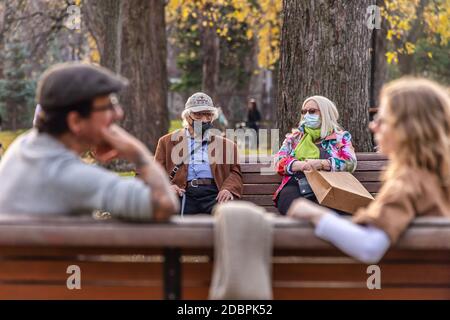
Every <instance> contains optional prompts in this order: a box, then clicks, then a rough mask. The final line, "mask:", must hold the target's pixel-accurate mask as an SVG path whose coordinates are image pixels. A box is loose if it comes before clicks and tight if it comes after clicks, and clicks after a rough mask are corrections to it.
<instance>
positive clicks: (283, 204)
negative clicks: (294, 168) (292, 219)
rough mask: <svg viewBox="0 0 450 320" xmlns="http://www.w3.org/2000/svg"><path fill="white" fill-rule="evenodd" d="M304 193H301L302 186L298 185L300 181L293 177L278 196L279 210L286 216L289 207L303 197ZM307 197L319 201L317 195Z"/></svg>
mask: <svg viewBox="0 0 450 320" xmlns="http://www.w3.org/2000/svg"><path fill="white" fill-rule="evenodd" d="M301 197H302V194H301V193H300V188H299V187H298V182H297V180H295V179H294V178H291V179H290V180H289V181H288V183H286V185H285V186H284V187H283V189H281V191H280V193H279V194H278V197H277V202H276V203H277V208H278V211H280V213H281V214H282V215H283V216H284V215H286V213H287V212H288V209H289V207H290V206H291V204H292V202H293V201H294V200H295V199H297V198H301ZM306 199H308V200H311V201H314V202H316V203H317V199H316V196H315V195H314V194H312V195H311V196H308V197H307V198H306Z"/></svg>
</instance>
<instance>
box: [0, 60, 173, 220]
mask: <svg viewBox="0 0 450 320" xmlns="http://www.w3.org/2000/svg"><path fill="white" fill-rule="evenodd" d="M125 85H126V81H125V79H122V78H120V77H118V76H116V75H114V74H113V73H112V72H110V71H108V70H106V69H104V68H101V67H96V66H93V65H88V64H82V63H70V64H62V65H57V66H54V67H52V68H50V69H49V70H48V71H46V72H45V73H44V75H43V76H42V77H41V79H40V82H39V85H38V89H37V100H38V103H39V104H40V106H41V108H42V110H41V112H39V116H38V119H37V122H36V128H34V129H32V130H31V131H30V132H29V133H27V134H25V135H23V136H21V137H19V138H18V139H16V141H15V142H14V143H13V144H12V145H11V147H10V148H9V150H8V152H7V153H6V154H5V157H4V158H3V159H2V162H1V163H0V181H1V183H0V214H30V215H36V216H38V215H43V214H47V215H48V214H52V215H60V214H73V213H79V212H84V211H86V212H92V211H94V210H102V211H108V212H110V213H111V215H112V216H117V217H121V218H126V219H133V220H141V221H142V220H144V221H164V220H167V219H168V218H169V217H170V216H171V214H172V213H174V212H176V211H177V210H178V202H177V199H176V197H175V196H174V195H173V192H171V187H170V184H169V181H168V179H167V176H166V174H165V172H164V171H163V170H162V168H161V166H160V165H159V164H158V163H157V162H156V161H154V159H153V156H152V154H151V153H150V151H148V150H147V148H146V147H145V146H144V144H142V143H141V142H140V141H138V140H137V139H136V138H134V137H133V136H131V135H130V134H128V133H127V132H126V131H125V130H123V129H122V128H120V127H119V126H118V125H116V124H115V122H116V121H118V120H120V119H121V118H122V117H123V110H122V108H121V107H120V105H119V104H118V101H117V98H116V97H115V96H114V95H113V94H114V93H116V92H118V91H120V90H121V89H122V88H123V87H124V86H125ZM93 149H95V150H96V155H97V157H98V159H99V160H106V159H111V158H114V157H121V158H124V159H126V160H128V161H130V162H133V163H135V164H136V167H137V168H139V171H140V173H141V175H140V177H141V179H126V178H121V177H119V175H117V174H115V173H113V172H109V171H107V170H106V169H103V168H100V167H97V166H92V165H88V164H85V163H84V162H83V161H81V159H80V157H79V156H80V155H82V154H84V153H86V152H87V151H89V150H93Z"/></svg>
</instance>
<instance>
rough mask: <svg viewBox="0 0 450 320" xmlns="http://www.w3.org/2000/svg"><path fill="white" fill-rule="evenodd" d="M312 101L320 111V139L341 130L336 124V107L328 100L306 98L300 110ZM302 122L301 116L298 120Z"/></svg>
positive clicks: (337, 116)
mask: <svg viewBox="0 0 450 320" xmlns="http://www.w3.org/2000/svg"><path fill="white" fill-rule="evenodd" d="M311 100H313V101H314V102H315V103H317V106H318V107H319V109H320V114H321V119H322V124H321V126H320V137H321V138H322V139H324V138H325V137H327V136H328V135H329V134H330V133H333V132H335V131H339V130H342V128H341V126H340V125H339V124H338V119H339V112H338V110H337V108H336V105H335V104H334V103H333V102H332V101H331V100H330V99H328V98H325V97H323V96H312V97H309V98H306V100H305V101H303V104H302V109H303V107H304V106H305V104H306V103H307V102H308V101H311ZM302 120H303V116H302V117H301V118H300V122H301V121H302Z"/></svg>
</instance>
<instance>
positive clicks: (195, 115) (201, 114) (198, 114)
mask: <svg viewBox="0 0 450 320" xmlns="http://www.w3.org/2000/svg"><path fill="white" fill-rule="evenodd" d="M213 116H214V114H213V113H211V112H192V113H191V118H192V119H193V120H201V119H202V118H207V119H210V118H212V117H213Z"/></svg>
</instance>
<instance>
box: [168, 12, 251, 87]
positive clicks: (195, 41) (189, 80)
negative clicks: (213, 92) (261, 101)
mask: <svg viewBox="0 0 450 320" xmlns="http://www.w3.org/2000/svg"><path fill="white" fill-rule="evenodd" d="M186 6H187V4H186ZM183 8H184V7H183ZM183 8H182V9H183ZM218 10H219V11H218V12H217V13H218V14H219V13H220V16H221V17H225V16H227V15H229V14H231V13H232V12H234V10H235V8H234V7H233V6H231V5H229V4H228V5H226V4H224V5H223V6H220V7H219V8H218ZM176 17H177V18H176V19H175V21H172V26H173V28H172V29H171V30H172V31H171V33H170V36H169V41H170V42H171V43H172V44H173V45H175V46H176V47H177V48H178V49H179V52H180V53H179V54H178V56H177V66H178V69H179V70H181V72H182V74H181V81H180V82H179V83H176V84H173V85H172V86H171V90H173V91H178V92H193V91H198V90H200V89H201V86H202V59H203V56H202V55H203V52H202V47H201V41H202V32H203V31H204V30H205V29H206V28H218V29H217V33H218V35H220V36H219V39H220V66H219V68H220V74H219V83H223V82H226V81H229V80H232V81H233V82H235V83H236V87H242V86H243V85H245V83H246V82H247V81H249V79H250V76H251V74H250V71H248V70H246V64H245V63H246V60H247V59H246V58H248V56H249V53H251V50H252V41H249V39H248V38H247V36H246V33H247V30H249V26H248V25H247V23H246V22H241V21H238V20H237V19H236V18H230V19H227V20H226V26H222V27H223V28H222V29H220V28H219V27H218V26H215V25H204V26H199V20H198V15H196V14H194V15H188V16H187V17H185V18H183V17H182V15H177V16H176ZM223 29H226V30H227V32H226V36H222V35H221V34H222V33H223Z"/></svg>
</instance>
